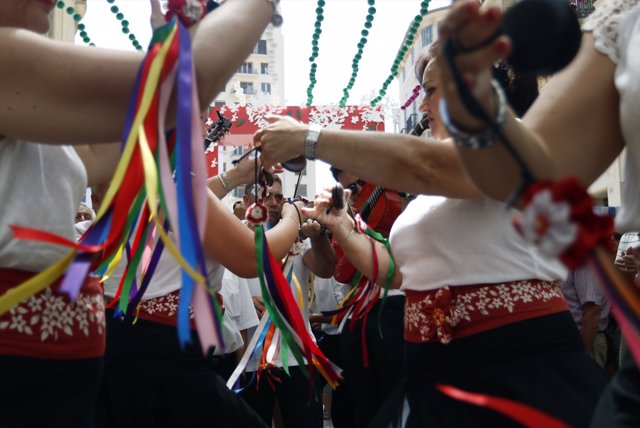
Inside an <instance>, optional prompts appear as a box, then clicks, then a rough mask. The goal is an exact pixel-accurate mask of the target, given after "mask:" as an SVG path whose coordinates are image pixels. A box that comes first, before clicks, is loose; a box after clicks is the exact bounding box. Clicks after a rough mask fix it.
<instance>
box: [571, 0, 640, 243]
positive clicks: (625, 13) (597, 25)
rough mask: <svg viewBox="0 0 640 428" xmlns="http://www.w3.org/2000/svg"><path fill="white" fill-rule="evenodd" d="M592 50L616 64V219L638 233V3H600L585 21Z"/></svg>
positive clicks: (623, 0) (637, 0)
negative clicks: (619, 145)
mask: <svg viewBox="0 0 640 428" xmlns="http://www.w3.org/2000/svg"><path fill="white" fill-rule="evenodd" d="M583 30H584V31H592V32H593V36H594V39H595V47H596V49H597V50H598V51H600V52H601V53H603V54H605V55H607V56H608V57H609V59H611V61H612V62H613V63H614V64H616V71H615V86H616V88H617V89H618V93H619V95H620V127H621V129H622V135H623V137H624V140H625V143H626V146H627V152H626V158H625V161H626V162H625V171H624V181H623V183H622V207H621V209H620V212H619V213H618V215H617V217H616V222H617V228H618V230H620V231H622V232H626V231H633V230H640V187H639V184H640V180H639V178H640V120H638V119H639V118H640V0H603V1H601V2H600V4H599V5H598V8H597V9H596V11H595V12H594V13H593V14H591V16H589V18H587V20H586V21H585V24H584V26H583Z"/></svg>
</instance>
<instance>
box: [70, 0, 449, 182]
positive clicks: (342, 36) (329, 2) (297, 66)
mask: <svg viewBox="0 0 640 428" xmlns="http://www.w3.org/2000/svg"><path fill="white" fill-rule="evenodd" d="M446 2H447V0H436V1H432V4H431V7H432V8H435V7H437V6H442V5H443V3H445V4H446ZM316 3H317V2H316V0H282V1H281V2H280V5H281V12H282V15H283V17H284V25H283V27H282V31H283V35H284V50H285V54H284V55H285V64H284V66H285V99H286V103H287V104H288V105H300V104H304V103H305V102H306V89H307V86H308V85H309V77H308V76H309V64H310V63H309V60H308V58H309V56H310V54H311V36H312V34H313V30H314V22H315V18H316V13H315V9H316ZM114 4H115V5H117V6H118V7H119V8H120V11H121V12H122V13H123V14H124V16H125V19H127V20H128V21H129V23H130V25H129V27H130V29H131V30H132V32H133V33H134V34H135V35H136V37H137V38H138V40H139V42H140V43H141V44H142V46H146V45H147V44H148V41H149V39H150V37H151V30H150V28H149V24H148V22H149V10H150V8H149V1H148V0H116V2H115V3H114ZM111 6H112V5H111V4H109V3H107V2H106V1H105V0H87V14H86V16H85V18H84V20H83V23H84V24H85V26H86V31H87V32H88V34H89V37H90V38H91V40H92V41H93V42H94V43H95V44H96V45H98V46H101V47H111V48H118V49H133V47H132V46H131V43H130V41H129V39H128V36H127V35H125V34H123V33H122V32H121V26H120V23H119V21H118V20H117V19H116V18H115V16H114V14H113V13H111V11H110V10H109V8H110V7H111ZM368 7H369V6H368V4H367V1H366V0H326V5H325V7H324V17H325V19H324V22H323V26H322V35H321V36H320V40H319V49H320V54H319V56H318V58H317V59H316V62H317V64H318V71H317V75H316V78H317V84H316V87H315V90H314V104H329V103H337V102H338V101H339V100H340V97H341V96H342V89H343V88H344V87H345V86H346V84H347V83H348V81H349V77H350V75H351V61H352V59H353V56H354V55H355V53H356V50H357V43H358V41H359V39H360V37H361V35H360V31H361V30H362V29H363V24H364V20H365V17H366V15H367V9H368ZM375 7H376V10H377V12H376V14H375V19H374V21H373V27H372V28H371V30H370V31H369V36H368V43H367V44H366V46H365V48H364V53H363V55H362V60H361V61H360V67H359V74H358V78H357V80H356V83H355V85H354V87H353V89H352V90H351V92H350V94H351V96H350V98H349V101H348V103H349V104H359V103H360V102H361V101H362V100H363V98H364V99H365V100H366V101H369V100H370V98H371V96H370V94H372V93H373V92H374V91H375V92H376V93H377V91H378V90H379V89H380V87H381V86H382V83H383V82H384V80H385V79H386V78H387V76H388V75H389V69H390V67H391V65H392V63H393V60H394V58H395V55H396V52H397V50H398V48H399V47H400V44H401V42H402V40H403V37H404V34H405V32H406V30H407V27H408V25H409V24H410V23H411V20H412V19H413V17H414V16H415V15H416V14H417V13H418V12H419V9H420V0H377V1H376V5H375ZM78 42H79V43H82V42H81V41H78ZM387 95H388V96H390V97H391V98H392V99H394V100H395V101H396V102H404V100H398V86H397V80H394V82H393V83H392V84H391V86H389V88H388V90H387ZM321 170H323V169H321ZM319 181H320V182H321V183H324V182H326V171H325V172H321V173H320V174H319Z"/></svg>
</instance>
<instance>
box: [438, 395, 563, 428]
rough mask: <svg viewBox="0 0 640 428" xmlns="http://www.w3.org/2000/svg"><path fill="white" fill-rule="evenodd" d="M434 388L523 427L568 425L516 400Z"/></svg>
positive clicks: (546, 427)
mask: <svg viewBox="0 0 640 428" xmlns="http://www.w3.org/2000/svg"><path fill="white" fill-rule="evenodd" d="M436 388H437V389H438V390H439V391H440V392H442V393H443V394H445V395H448V396H449V397H451V398H455V399H456V400H460V401H464V402H466V403H470V404H474V405H476V406H480V407H486V408H488V409H491V410H495V411H496V412H498V413H501V414H503V415H505V416H508V417H509V418H511V419H513V420H514V421H516V422H518V423H521V424H522V425H524V426H525V427H531V428H534V427H537V428H539V427H545V428H569V425H567V424H565V423H564V422H562V421H560V420H558V419H556V418H554V417H552V416H549V415H548V414H546V413H544V412H541V411H540V410H536V409H534V408H533V407H529V406H527V405H524V404H522V403H518V402H516V401H512V400H508V399H506V398H500V397H493V396H491V395H485V394H475V393H472V392H467V391H463V390H461V389H458V388H454V387H453V386H449V385H436Z"/></svg>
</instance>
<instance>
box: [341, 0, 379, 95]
mask: <svg viewBox="0 0 640 428" xmlns="http://www.w3.org/2000/svg"><path fill="white" fill-rule="evenodd" d="M367 4H368V5H369V8H368V9H367V16H366V17H365V19H364V28H363V29H362V31H360V35H361V36H362V37H360V41H358V44H357V45H356V46H357V47H358V50H357V52H356V54H355V55H354V56H353V60H352V61H351V78H350V79H349V82H348V83H347V86H345V87H344V89H343V90H342V98H341V99H340V102H339V103H338V105H339V106H340V108H342V107H344V106H345V105H346V104H347V100H348V99H349V91H350V90H351V89H352V88H353V85H354V84H355V83H356V79H357V78H358V71H359V64H360V60H361V59H362V53H363V51H364V47H365V45H366V44H367V37H369V30H370V29H371V27H372V26H373V20H374V17H375V14H376V8H375V4H376V0H367Z"/></svg>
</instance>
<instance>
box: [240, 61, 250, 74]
mask: <svg viewBox="0 0 640 428" xmlns="http://www.w3.org/2000/svg"><path fill="white" fill-rule="evenodd" d="M238 73H245V74H253V64H251V63H250V62H245V63H244V64H242V65H241V66H240V70H238Z"/></svg>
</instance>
